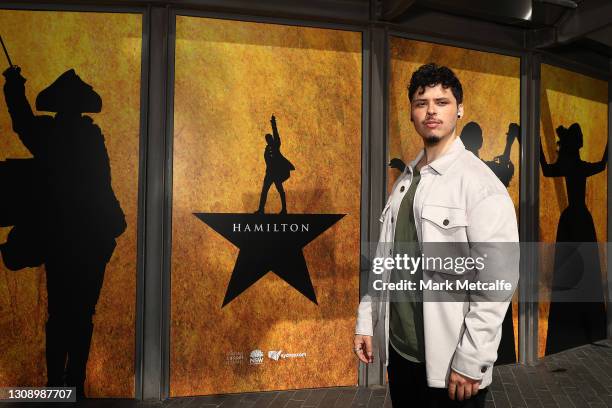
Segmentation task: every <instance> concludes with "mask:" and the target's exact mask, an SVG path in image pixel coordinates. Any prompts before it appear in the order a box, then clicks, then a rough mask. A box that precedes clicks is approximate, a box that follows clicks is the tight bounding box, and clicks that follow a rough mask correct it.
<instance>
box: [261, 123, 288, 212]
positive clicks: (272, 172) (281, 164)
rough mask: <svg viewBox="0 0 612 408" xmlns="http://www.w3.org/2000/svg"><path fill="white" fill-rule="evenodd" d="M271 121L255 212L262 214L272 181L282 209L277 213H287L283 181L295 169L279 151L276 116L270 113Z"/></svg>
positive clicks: (279, 141) (279, 143) (279, 142)
mask: <svg viewBox="0 0 612 408" xmlns="http://www.w3.org/2000/svg"><path fill="white" fill-rule="evenodd" d="M270 123H272V133H273V135H271V134H269V133H267V134H266V143H267V144H266V148H265V150H264V160H265V161H266V176H265V177H264V181H263V187H262V189H261V196H260V197H259V208H258V209H257V211H255V214H263V213H264V207H265V206H266V199H267V197H268V190H269V189H270V186H271V185H272V183H274V185H275V186H276V189H277V190H278V194H280V198H281V204H282V209H281V211H280V213H279V214H287V200H286V198H285V189H284V188H283V182H284V181H285V180H287V179H288V178H289V177H290V176H291V174H290V172H291V171H292V170H295V167H293V164H291V162H290V161H289V160H287V159H286V158H285V156H283V155H282V153H281V152H280V147H281V140H280V135H279V134H278V129H277V128H276V118H275V117H274V115H272V119H271V120H270Z"/></svg>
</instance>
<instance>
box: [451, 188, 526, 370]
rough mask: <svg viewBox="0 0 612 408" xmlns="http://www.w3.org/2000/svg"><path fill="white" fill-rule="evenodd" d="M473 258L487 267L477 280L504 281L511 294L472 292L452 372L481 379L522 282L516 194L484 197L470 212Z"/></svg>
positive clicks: (469, 229)
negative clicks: (478, 258) (479, 258)
mask: <svg viewBox="0 0 612 408" xmlns="http://www.w3.org/2000/svg"><path fill="white" fill-rule="evenodd" d="M468 220H469V222H468V224H469V225H468V227H467V228H468V231H467V233H468V240H469V242H470V256H471V257H473V258H476V257H484V258H483V259H484V260H485V261H484V262H483V264H484V267H483V268H482V269H480V270H479V271H477V273H476V274H475V280H478V281H480V282H483V283H487V282H489V283H491V282H495V281H496V280H502V279H503V280H504V281H505V282H508V283H510V284H511V285H512V286H511V290H509V291H503V292H500V291H490V290H480V291H475V290H471V291H469V309H468V312H467V314H466V315H465V320H464V325H465V330H464V331H463V335H462V337H461V339H460V340H459V343H458V345H457V348H456V350H455V354H454V357H453V360H452V362H451V368H452V369H453V370H454V371H456V372H458V373H459V374H462V375H464V376H466V377H469V378H472V379H475V380H480V379H482V378H483V376H484V373H486V372H487V370H490V369H492V367H493V364H494V363H495V361H496V360H497V348H498V346H499V343H500V340H501V326H502V322H503V320H504V317H505V315H506V311H507V309H508V306H509V304H510V302H511V301H512V295H513V294H514V291H515V290H516V286H517V284H518V279H519V254H520V249H519V236H518V226H517V222H516V214H515V211H514V204H513V203H512V200H511V198H510V196H509V195H508V194H507V193H506V192H505V191H504V192H503V193H494V194H490V195H488V196H486V197H485V198H483V199H481V200H480V201H479V202H478V203H477V204H476V205H475V206H474V207H473V208H472V209H471V210H470V211H469V213H468Z"/></svg>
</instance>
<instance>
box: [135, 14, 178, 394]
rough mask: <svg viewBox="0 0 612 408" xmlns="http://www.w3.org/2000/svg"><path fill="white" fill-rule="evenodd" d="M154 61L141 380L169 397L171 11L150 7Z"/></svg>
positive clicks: (142, 390)
mask: <svg viewBox="0 0 612 408" xmlns="http://www.w3.org/2000/svg"><path fill="white" fill-rule="evenodd" d="M148 15H149V24H148V28H149V33H148V37H149V45H150V48H149V61H148V69H149V72H148V75H149V76H148V79H149V81H148V83H147V86H148V89H147V93H148V105H147V120H148V121H147V140H146V145H145V147H144V148H145V153H144V154H145V165H144V174H143V177H144V182H145V189H144V198H143V200H144V202H143V207H144V210H143V211H144V213H143V215H142V225H144V234H143V237H142V240H143V242H142V251H143V255H144V260H143V278H142V289H141V296H142V302H141V304H142V307H143V311H142V322H141V323H142V345H141V362H140V364H139V371H140V373H141V374H142V375H141V378H140V379H139V380H138V382H137V395H138V398H139V399H143V400H160V399H164V398H166V395H165V393H164V391H165V390H164V385H165V382H164V380H165V377H166V375H165V373H166V372H167V368H168V367H167V366H166V364H165V362H166V361H167V356H166V355H165V354H166V351H167V341H168V336H167V334H166V332H165V329H166V328H167V316H165V314H164V311H165V310H167V308H168V300H169V297H168V294H169V288H168V286H169V285H168V282H169V277H168V276H167V274H166V273H165V272H166V270H165V268H164V266H165V264H166V263H167V260H168V259H169V253H168V252H167V248H166V245H164V243H165V237H166V236H167V233H168V231H166V228H167V225H168V222H169V215H170V213H169V212H168V209H167V204H168V202H169V199H168V190H167V187H168V184H169V183H171V179H170V181H169V180H168V176H167V167H166V166H167V165H166V157H167V142H168V141H167V139H166V130H165V129H166V125H167V122H166V110H167V83H168V82H167V78H168V71H167V66H168V64H167V62H168V9H167V8H166V7H149V10H148Z"/></svg>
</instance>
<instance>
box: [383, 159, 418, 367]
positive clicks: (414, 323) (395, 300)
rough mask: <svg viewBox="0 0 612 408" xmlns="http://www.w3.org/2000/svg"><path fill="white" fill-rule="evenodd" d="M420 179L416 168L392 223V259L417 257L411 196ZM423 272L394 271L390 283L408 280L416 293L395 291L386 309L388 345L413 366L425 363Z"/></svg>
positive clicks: (416, 236)
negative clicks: (421, 283)
mask: <svg viewBox="0 0 612 408" xmlns="http://www.w3.org/2000/svg"><path fill="white" fill-rule="evenodd" d="M420 179H421V174H420V172H419V171H418V170H416V168H415V169H414V170H413V177H412V183H411V184H410V187H409V188H408V191H407V192H406V194H405V195H404V198H403V199H402V203H401V205H400V208H399V211H398V213H397V220H396V223H395V239H394V248H395V255H400V256H402V257H403V255H404V254H407V255H408V256H409V257H419V256H420V251H419V245H418V242H419V239H418V235H417V231H416V224H415V222H414V212H413V203H414V195H415V192H416V189H417V186H418V184H419V181H420ZM422 277H423V271H422V270H421V268H418V269H417V271H416V272H415V273H414V274H412V273H411V271H410V270H407V269H404V268H402V269H394V270H393V271H392V273H391V282H400V281H402V280H408V281H413V282H415V287H416V290H414V291H413V290H403V291H398V290H395V291H393V293H392V294H391V298H390V299H391V303H390V305H389V310H390V316H389V318H390V321H389V332H390V336H389V342H390V343H391V346H392V347H393V348H394V349H395V351H397V352H398V354H400V355H401V356H402V357H404V358H406V359H408V360H410V361H413V362H424V361H425V339H424V336H423V333H424V329H423V303H422V300H421V299H422V294H421V291H420V290H419V283H420V280H421V279H422Z"/></svg>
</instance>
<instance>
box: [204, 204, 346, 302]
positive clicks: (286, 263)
mask: <svg viewBox="0 0 612 408" xmlns="http://www.w3.org/2000/svg"><path fill="white" fill-rule="evenodd" d="M194 215H195V216H196V217H198V218H199V219H200V220H202V221H203V222H204V223H206V224H207V225H208V226H209V227H211V228H212V229H214V230H215V231H217V233H219V234H220V235H221V236H223V237H224V238H226V239H227V240H228V241H230V242H231V243H232V244H234V245H235V246H236V247H238V248H239V249H240V252H239V253H238V259H236V264H235V265H234V270H233V272H232V276H231V278H230V281H229V284H228V286H227V291H226V292H225V299H223V305H222V306H221V307H223V306H225V305H227V304H228V303H229V302H231V301H232V300H234V299H235V298H236V297H237V296H239V295H240V294H241V293H242V292H244V291H245V290H247V289H248V288H249V287H251V285H253V284H254V283H255V282H257V281H258V280H259V279H261V278H262V277H263V276H264V275H266V274H267V273H268V272H270V271H271V272H274V273H275V274H276V275H278V276H279V277H280V278H281V279H283V280H284V281H285V282H287V283H288V284H289V285H291V286H293V287H294V288H295V289H297V290H298V291H299V292H300V293H301V294H303V295H304V296H306V297H307V298H308V299H310V300H311V301H312V302H314V303H315V304H318V303H317V297H316V295H315V291H314V288H313V286H312V282H311V281H310V275H309V274H308V266H307V265H306V259H305V258H304V253H303V252H302V248H304V247H305V246H306V245H307V244H308V243H309V242H311V241H312V240H314V239H315V238H316V237H318V236H319V235H321V234H322V233H323V232H325V231H326V230H327V229H329V228H330V227H331V226H332V225H334V224H335V223H336V222H338V221H339V220H340V219H341V218H342V217H344V216H345V215H346V214H236V213H234V214H232V213H194Z"/></svg>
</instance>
